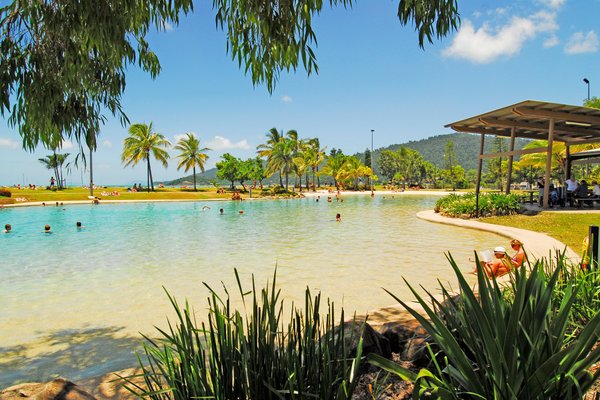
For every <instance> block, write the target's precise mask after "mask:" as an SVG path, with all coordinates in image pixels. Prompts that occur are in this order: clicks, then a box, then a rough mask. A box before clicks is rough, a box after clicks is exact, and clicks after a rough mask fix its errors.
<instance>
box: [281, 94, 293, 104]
mask: <svg viewBox="0 0 600 400" xmlns="http://www.w3.org/2000/svg"><path fill="white" fill-rule="evenodd" d="M281 101H283V102H284V103H291V102H293V101H294V99H292V96H288V95H287V94H286V95H285V96H282V97H281Z"/></svg>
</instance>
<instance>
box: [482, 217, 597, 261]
mask: <svg viewBox="0 0 600 400" xmlns="http://www.w3.org/2000/svg"><path fill="white" fill-rule="evenodd" d="M479 221H481V222H487V223H490V224H498V225H505V226H512V227H515V228H522V229H528V230H530V231H534V232H541V233H545V234H547V235H548V236H551V237H553V238H555V239H557V240H560V241H561V242H563V243H564V244H566V245H567V246H569V247H570V248H571V249H573V251H575V252H577V253H578V254H579V255H582V242H583V239H584V238H585V237H586V236H587V234H588V230H589V226H590V225H598V224H599V223H600V214H597V213H596V214H576V213H569V212H541V213H539V214H537V215H532V216H528V215H510V216H505V217H490V218H480V219H479Z"/></svg>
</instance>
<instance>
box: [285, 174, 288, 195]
mask: <svg viewBox="0 0 600 400" xmlns="http://www.w3.org/2000/svg"><path fill="white" fill-rule="evenodd" d="M288 175H289V173H288V172H287V171H285V190H286V191H287V190H288Z"/></svg>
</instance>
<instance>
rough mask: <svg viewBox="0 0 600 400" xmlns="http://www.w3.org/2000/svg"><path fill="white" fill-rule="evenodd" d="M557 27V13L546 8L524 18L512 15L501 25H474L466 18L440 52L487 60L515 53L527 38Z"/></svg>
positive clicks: (478, 62)
mask: <svg viewBox="0 0 600 400" xmlns="http://www.w3.org/2000/svg"><path fill="white" fill-rule="evenodd" d="M557 29H558V25H557V23H556V14H555V13H551V12H547V11H540V12H537V13H535V14H533V15H531V16H529V17H526V18H523V17H517V16H513V17H512V18H511V19H510V21H509V22H508V24H507V25H505V26H500V27H492V26H491V24H490V23H484V24H483V25H482V26H481V28H479V29H475V27H474V26H473V23H472V22H471V21H469V20H465V21H464V22H463V24H462V25H461V27H460V29H459V31H458V32H457V34H456V35H455V36H454V39H453V40H452V44H451V45H450V47H448V48H446V49H444V51H443V52H442V54H443V55H444V56H445V57H450V58H462V59H467V60H469V61H471V62H474V63H477V64H487V63H490V62H492V61H495V60H497V59H499V58H501V57H510V56H513V55H515V54H518V53H519V52H520V51H521V49H522V48H523V45H524V44H525V42H527V41H528V40H532V39H534V38H535V37H536V36H537V35H538V34H540V33H553V32H554V31H556V30H557Z"/></svg>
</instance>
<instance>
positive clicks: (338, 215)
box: [335, 213, 342, 222]
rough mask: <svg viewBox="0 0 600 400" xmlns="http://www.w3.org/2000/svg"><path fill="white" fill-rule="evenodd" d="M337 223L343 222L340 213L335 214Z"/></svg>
mask: <svg viewBox="0 0 600 400" xmlns="http://www.w3.org/2000/svg"><path fill="white" fill-rule="evenodd" d="M335 222H342V215H341V214H340V213H337V214H335Z"/></svg>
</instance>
